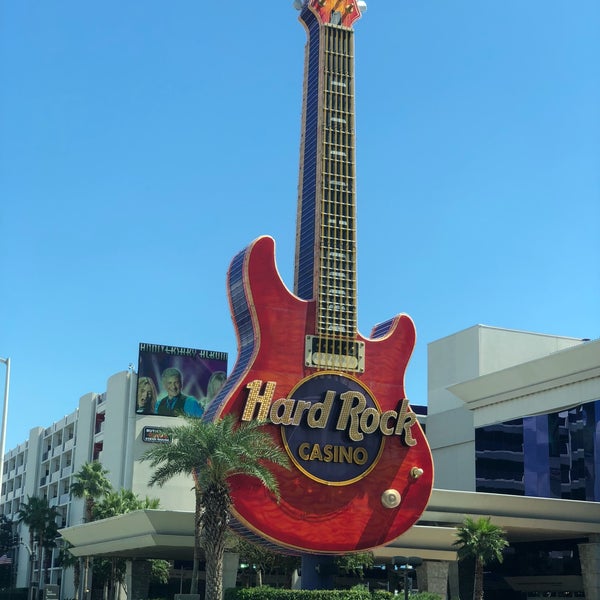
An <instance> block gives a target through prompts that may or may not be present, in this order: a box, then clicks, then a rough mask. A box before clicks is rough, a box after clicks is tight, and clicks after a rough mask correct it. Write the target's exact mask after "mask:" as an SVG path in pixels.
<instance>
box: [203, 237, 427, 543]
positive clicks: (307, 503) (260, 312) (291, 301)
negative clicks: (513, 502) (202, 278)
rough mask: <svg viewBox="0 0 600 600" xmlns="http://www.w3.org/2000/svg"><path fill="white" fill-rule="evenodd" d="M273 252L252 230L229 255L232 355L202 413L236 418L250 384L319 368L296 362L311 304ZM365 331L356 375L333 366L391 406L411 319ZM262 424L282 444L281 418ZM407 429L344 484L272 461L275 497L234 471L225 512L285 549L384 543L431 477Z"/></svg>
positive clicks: (420, 437)
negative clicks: (389, 499) (390, 497)
mask: <svg viewBox="0 0 600 600" xmlns="http://www.w3.org/2000/svg"><path fill="white" fill-rule="evenodd" d="M274 252H275V244H274V241H273V239H272V238H270V237H260V238H259V239H257V240H256V241H255V242H253V243H252V244H251V245H250V246H249V247H248V248H247V249H246V250H244V251H242V252H241V253H240V254H238V256H236V257H235V258H234V260H233V261H232V264H231V267H230V270H229V273H228V293H229V301H230V306H231V311H232V315H233V320H234V324H235V328H236V333H237V337H238V349H239V354H238V359H237V362H236V365H235V367H234V369H233V371H232V373H231V375H230V377H229V378H228V380H227V383H226V384H225V386H224V388H223V389H222V390H221V393H220V394H219V395H218V397H217V398H216V399H215V400H214V401H213V403H211V405H210V406H209V408H208V411H207V414H206V417H207V418H209V419H216V418H219V417H220V416H222V415H226V414H231V413H233V414H236V415H238V416H241V415H242V413H243V411H244V408H245V405H246V402H247V400H248V396H249V388H248V384H251V383H252V382H255V381H257V380H258V381H260V382H262V385H263V386H264V385H265V384H266V383H267V382H274V383H275V391H274V396H273V397H274V399H279V398H289V397H291V396H290V394H291V393H293V390H294V389H295V388H297V386H298V384H299V382H301V381H302V380H304V379H305V378H307V377H308V378H310V377H311V376H314V375H315V374H318V373H319V372H320V371H319V370H318V369H316V368H312V367H307V366H304V365H305V338H306V336H307V335H310V334H312V333H314V331H315V311H316V309H315V304H316V303H315V302H314V301H306V300H302V299H300V298H298V297H297V296H295V295H294V294H292V293H291V292H290V291H289V290H288V289H287V288H286V286H285V285H284V283H283V282H282V280H281V278H280V276H279V273H278V271H277V267H276V264H275V256H274ZM373 336H374V337H373V338H372V339H365V338H363V337H362V336H360V334H357V339H358V340H360V341H363V342H364V343H365V350H364V353H365V361H364V364H365V368H364V372H362V373H359V372H352V373H348V372H343V371H341V372H340V373H341V375H342V376H343V377H347V378H349V379H350V380H356V381H357V382H358V383H359V384H360V386H362V388H364V389H365V390H368V391H369V392H370V394H371V397H372V398H374V399H375V403H376V405H377V409H378V411H379V412H380V413H385V412H386V411H398V407H399V403H401V402H402V400H403V399H404V398H405V391H404V373H405V370H406V366H407V363H408V360H409V358H410V355H411V353H412V351H413V348H414V344H415V328H414V325H413V322H412V320H411V319H410V317H408V316H407V315H399V316H397V317H395V318H394V319H392V320H390V321H388V322H387V323H385V324H383V325H380V326H378V327H376V328H375V329H374V330H373ZM338 371H339V370H338ZM325 391H326V390H323V392H324V393H325ZM392 414H393V413H392ZM413 417H414V415H413ZM265 427H267V428H268V429H269V431H270V433H271V435H272V436H273V438H274V439H275V440H276V441H277V442H278V443H279V444H280V445H281V446H282V447H286V444H285V440H284V439H283V437H284V434H282V429H283V428H282V426H281V425H274V424H272V423H271V422H267V424H266V425H265ZM410 432H411V435H412V438H413V439H412V440H410V442H411V444H412V445H407V444H406V443H405V442H403V440H402V438H401V436H398V435H389V436H384V438H383V439H382V441H381V449H380V451H379V453H378V457H377V459H376V460H375V462H374V464H373V465H372V467H371V468H370V469H369V470H368V472H367V473H365V474H364V475H361V476H360V477H355V478H354V479H353V480H352V481H351V482H343V483H342V484H340V483H333V484H330V483H328V482H327V481H323V478H319V477H313V476H311V475H310V473H308V474H307V473H306V472H304V471H303V470H302V469H298V468H295V466H292V468H291V469H290V470H285V469H282V468H277V469H276V471H275V472H276V476H277V479H278V482H279V487H280V492H281V499H280V501H277V500H276V498H275V497H274V496H273V495H271V494H269V493H268V492H266V491H265V489H264V487H263V486H262V485H261V484H260V483H259V482H257V481H254V480H252V479H250V478H246V477H241V476H237V477H234V478H232V479H231V480H230V484H231V493H232V499H233V504H234V510H233V514H234V516H235V518H236V519H237V520H238V521H239V522H240V523H241V524H242V525H243V526H244V527H245V528H246V529H247V530H249V531H250V532H254V533H256V534H258V535H259V536H261V538H263V539H266V540H268V541H271V542H273V543H275V544H277V545H278V546H284V547H285V548H287V549H289V550H290V551H292V552H294V551H297V552H311V553H318V554H325V553H335V554H341V553H346V552H352V551H359V550H365V549H368V548H373V547H376V546H380V545H383V544H385V543H388V542H389V541H391V540H393V539H394V538H396V537H397V536H399V535H400V534H402V533H403V532H404V531H406V529H408V528H409V527H410V526H411V525H412V524H413V523H414V522H415V521H416V520H417V519H418V518H419V516H420V515H421V513H422V512H423V510H424V509H425V507H426V505H427V502H428V500H429V495H430V492H431V488H432V484H433V464H432V459H431V453H430V449H429V446H428V444H427V440H426V438H425V436H424V434H423V431H422V430H421V427H420V425H419V424H418V423H417V422H416V420H415V423H414V425H413V426H411V428H410ZM413 442H414V443H413ZM332 466H333V467H334V468H341V467H339V465H332ZM415 468H416V469H418V471H417V474H416V476H415V471H414V469H415ZM389 490H393V491H395V492H396V494H397V495H399V499H401V500H400V502H399V505H398V506H396V507H389V506H386V504H385V502H384V501H383V498H384V495H385V493H386V492H387V491H389Z"/></svg>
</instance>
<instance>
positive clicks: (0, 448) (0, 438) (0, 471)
mask: <svg viewBox="0 0 600 600" xmlns="http://www.w3.org/2000/svg"><path fill="white" fill-rule="evenodd" d="M0 362H3V363H4V364H5V365H6V380H5V383H4V409H3V411H2V434H1V435H0V496H1V495H2V478H3V477H4V447H5V445H6V420H7V418H8V389H9V387H10V358H0Z"/></svg>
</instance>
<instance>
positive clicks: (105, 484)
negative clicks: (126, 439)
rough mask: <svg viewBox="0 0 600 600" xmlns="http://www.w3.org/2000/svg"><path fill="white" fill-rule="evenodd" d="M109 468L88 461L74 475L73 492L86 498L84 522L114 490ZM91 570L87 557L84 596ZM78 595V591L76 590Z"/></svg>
mask: <svg viewBox="0 0 600 600" xmlns="http://www.w3.org/2000/svg"><path fill="white" fill-rule="evenodd" d="M107 475H108V470H107V469H105V468H104V467H103V466H102V464H101V463H99V462H98V461H96V460H95V461H92V462H87V463H84V464H83V465H81V469H79V471H78V472H77V473H75V475H73V479H74V481H73V483H72V484H71V488H70V491H71V494H73V496H75V498H85V514H84V522H85V523H89V522H90V521H92V519H93V510H94V504H95V502H96V501H97V500H98V499H99V498H101V497H102V496H104V495H105V494H108V493H109V492H110V491H111V490H112V485H111V484H110V481H109V480H108V478H107V477H106V476H107ZM89 570H90V558H89V556H86V557H85V567H84V572H83V590H84V592H83V593H84V596H85V594H86V590H87V586H88V575H89ZM75 593H76V594H77V595H78V591H76V592H75Z"/></svg>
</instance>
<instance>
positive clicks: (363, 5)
mask: <svg viewBox="0 0 600 600" xmlns="http://www.w3.org/2000/svg"><path fill="white" fill-rule="evenodd" d="M356 4H358V10H360V12H366V11H367V3H366V2H365V0H358V2H357V3H356Z"/></svg>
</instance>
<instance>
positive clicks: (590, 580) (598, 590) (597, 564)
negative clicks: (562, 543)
mask: <svg viewBox="0 0 600 600" xmlns="http://www.w3.org/2000/svg"><path fill="white" fill-rule="evenodd" d="M579 562H580V563H581V575H582V576H583V591H584V592H585V597H586V598H600V542H591V543H588V544H579Z"/></svg>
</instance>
